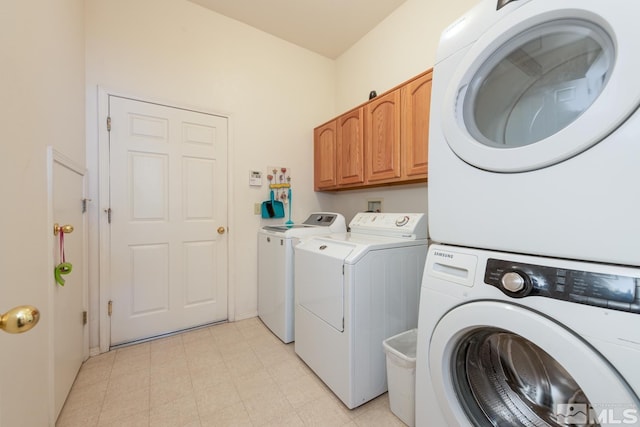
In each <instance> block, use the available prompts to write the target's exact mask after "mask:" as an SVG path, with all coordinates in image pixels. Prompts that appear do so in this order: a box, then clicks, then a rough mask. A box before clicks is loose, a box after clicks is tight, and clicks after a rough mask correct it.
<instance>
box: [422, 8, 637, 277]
mask: <svg viewBox="0 0 640 427" xmlns="http://www.w3.org/2000/svg"><path fill="white" fill-rule="evenodd" d="M637 16H638V3H637V2H634V1H628V0H611V1H601V0H563V1H557V0H517V1H515V0H483V1H481V2H479V4H478V5H477V6H476V7H475V8H473V9H472V10H471V11H469V12H468V13H467V14H466V15H464V16H463V17H461V18H460V19H459V20H457V21H456V22H455V23H453V24H452V25H451V26H449V27H448V28H447V29H446V30H445V31H444V32H443V34H442V36H441V39H440V44H439V47H438V52H437V55H436V63H435V65H434V71H433V87H432V97H431V110H430V111H431V112H430V134H429V195H428V197H429V233H430V237H431V239H432V240H433V241H434V242H440V243H450V244H455V245H460V246H467V247H479V248H488V249H495V250H502V251H507V252H519V253H529V254H536V255H543V256H554V257H559V258H571V259H579V260H590V261H597V262H608V263H616V264H624V265H640V257H639V256H638V254H639V253H640V221H638V218H637V212H638V211H640V193H639V192H638V191H636V188H635V185H636V184H635V183H637V182H639V181H640V168H639V167H638V159H640V144H638V134H639V133H640V111H639V110H638V107H639V106H640V79H639V78H638V69H639V68H640V55H638V49H637V40H638V39H639V38H640V25H638V19H637ZM594 236H597V237H598V244H594V240H593V238H594Z"/></svg>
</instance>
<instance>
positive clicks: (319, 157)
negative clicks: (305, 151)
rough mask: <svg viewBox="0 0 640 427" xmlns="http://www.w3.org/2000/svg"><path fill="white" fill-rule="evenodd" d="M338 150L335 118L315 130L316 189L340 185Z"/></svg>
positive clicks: (314, 162) (314, 173)
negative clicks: (337, 164)
mask: <svg viewBox="0 0 640 427" xmlns="http://www.w3.org/2000/svg"><path fill="white" fill-rule="evenodd" d="M336 152H337V135H336V121H335V120H334V121H332V122H330V123H327V124H325V125H322V126H320V127H317V128H315V129H314V131H313V170H314V172H313V178H314V179H313V181H314V189H315V190H316V191H318V190H326V189H330V188H335V187H336V186H337V185H338V181H337V180H336V161H337V159H336Z"/></svg>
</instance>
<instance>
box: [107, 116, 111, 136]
mask: <svg viewBox="0 0 640 427" xmlns="http://www.w3.org/2000/svg"><path fill="white" fill-rule="evenodd" d="M107 132H111V117H109V116H107Z"/></svg>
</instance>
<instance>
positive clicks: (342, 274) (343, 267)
mask: <svg viewBox="0 0 640 427" xmlns="http://www.w3.org/2000/svg"><path fill="white" fill-rule="evenodd" d="M342 275H343V276H344V264H342Z"/></svg>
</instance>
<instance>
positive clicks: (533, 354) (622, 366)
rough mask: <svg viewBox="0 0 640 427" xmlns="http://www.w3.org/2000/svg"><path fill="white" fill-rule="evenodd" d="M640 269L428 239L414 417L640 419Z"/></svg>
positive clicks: (558, 422)
mask: <svg viewBox="0 0 640 427" xmlns="http://www.w3.org/2000/svg"><path fill="white" fill-rule="evenodd" d="M638 360H640V269H639V268H630V267H622V266H616V265H611V264H596V263H588V262H577V261H567V260H561V259H553V258H542V257H534V256H527V255H516V254H511V253H502V252H494V251H486V250H477V249H468V248H461V247H455V246H445V245H431V246H430V248H429V253H428V256H427V264H426V267H425V273H424V276H423V281H422V290H421V295H420V319H419V324H418V341H417V354H416V425H417V426H418V427H428V426H492V425H493V426H518V425H522V426H525V425H526V426H534V425H535V426H552V427H560V426H563V427H564V426H569V425H572V426H573V425H580V426H613V425H617V426H619V425H633V426H639V425H640V412H639V409H640V400H639V397H638V396H640V369H638V362H637V361H638Z"/></svg>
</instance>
